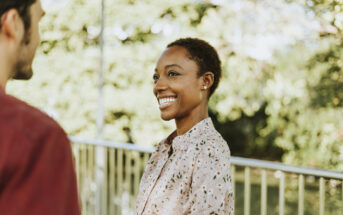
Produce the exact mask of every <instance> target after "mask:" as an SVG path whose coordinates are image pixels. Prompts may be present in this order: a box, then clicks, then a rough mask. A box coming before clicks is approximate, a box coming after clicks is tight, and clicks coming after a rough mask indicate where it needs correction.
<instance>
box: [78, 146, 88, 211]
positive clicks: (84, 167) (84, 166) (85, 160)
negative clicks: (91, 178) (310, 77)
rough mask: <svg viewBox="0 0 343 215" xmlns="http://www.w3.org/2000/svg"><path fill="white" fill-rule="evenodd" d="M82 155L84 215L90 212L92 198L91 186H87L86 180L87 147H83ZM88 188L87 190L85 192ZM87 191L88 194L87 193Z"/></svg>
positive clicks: (81, 148) (81, 176) (81, 177)
mask: <svg viewBox="0 0 343 215" xmlns="http://www.w3.org/2000/svg"><path fill="white" fill-rule="evenodd" d="M80 154H81V162H80V184H81V190H80V191H79V192H80V193H81V206H82V211H83V213H82V214H87V211H89V204H88V202H87V200H88V199H89V197H90V190H89V187H90V186H89V184H85V182H87V178H86V174H85V173H86V164H87V163H86V162H87V158H86V146H85V145H82V146H81V147H80ZM85 187H86V190H85ZM86 191H87V192H86Z"/></svg>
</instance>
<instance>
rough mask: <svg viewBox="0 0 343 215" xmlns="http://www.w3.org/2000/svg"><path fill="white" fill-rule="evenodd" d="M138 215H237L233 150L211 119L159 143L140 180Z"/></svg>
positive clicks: (173, 134) (174, 133)
mask: <svg viewBox="0 0 343 215" xmlns="http://www.w3.org/2000/svg"><path fill="white" fill-rule="evenodd" d="M136 214H137V215H153V214H156V215H157V214H161V215H179V214H180V215H181V214H196V215H203V214H204V215H205V214H206V215H208V214H213V215H214V214H218V215H219V214H220V215H221V214H223V215H224V214H225V215H233V214H234V196H233V188H232V182H231V176H230V150H229V147H228V145H227V143H226V142H225V140H224V139H223V138H222V136H221V135H220V134H219V133H218V132H217V131H216V130H215V128H214V126H213V123H212V121H211V119H210V118H207V119H204V120H202V121H201V122H199V123H198V124H196V125H195V126H194V127H193V128H191V129H190V130H189V131H188V132H187V133H185V134H183V135H180V136H176V132H175V131H174V132H173V133H172V134H171V135H170V136H169V137H168V138H167V139H165V140H163V141H162V142H160V143H159V144H158V146H157V147H156V151H155V152H154V153H153V154H152V156H151V158H150V160H149V162H148V164H147V167H146V169H145V172H144V174H143V177H142V180H141V184H140V190H139V194H138V197H137V204H136Z"/></svg>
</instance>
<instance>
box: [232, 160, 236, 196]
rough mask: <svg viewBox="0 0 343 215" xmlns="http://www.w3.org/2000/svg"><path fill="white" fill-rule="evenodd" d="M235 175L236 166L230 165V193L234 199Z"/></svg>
mask: <svg viewBox="0 0 343 215" xmlns="http://www.w3.org/2000/svg"><path fill="white" fill-rule="evenodd" d="M235 173H236V166H235V165H231V180H232V191H233V196H234V197H236V190H235V189H236V179H235V177H236V176H235Z"/></svg>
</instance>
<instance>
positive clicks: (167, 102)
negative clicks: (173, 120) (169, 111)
mask: <svg viewBox="0 0 343 215" xmlns="http://www.w3.org/2000/svg"><path fill="white" fill-rule="evenodd" d="M175 100H176V99H175V98H173V97H169V98H160V99H159V100H158V103H159V104H160V108H161V107H166V106H168V105H170V104H171V103H173V102H174V101H175Z"/></svg>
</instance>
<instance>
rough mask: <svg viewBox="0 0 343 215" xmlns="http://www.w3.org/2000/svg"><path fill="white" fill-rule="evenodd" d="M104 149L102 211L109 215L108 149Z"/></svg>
mask: <svg viewBox="0 0 343 215" xmlns="http://www.w3.org/2000/svg"><path fill="white" fill-rule="evenodd" d="M103 148H104V153H103V155H104V168H103V176H104V179H103V185H102V189H103V191H102V200H103V201H102V211H103V214H108V198H107V196H108V148H107V147H103Z"/></svg>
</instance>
